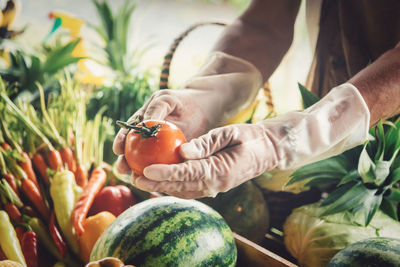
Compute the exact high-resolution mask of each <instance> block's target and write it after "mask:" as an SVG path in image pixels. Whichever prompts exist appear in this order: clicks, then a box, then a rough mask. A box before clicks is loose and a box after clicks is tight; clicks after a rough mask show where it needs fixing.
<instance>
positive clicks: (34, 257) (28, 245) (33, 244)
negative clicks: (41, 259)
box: [21, 231, 39, 267]
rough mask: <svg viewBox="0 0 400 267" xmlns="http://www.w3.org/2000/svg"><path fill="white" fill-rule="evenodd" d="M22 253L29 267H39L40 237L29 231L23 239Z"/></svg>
mask: <svg viewBox="0 0 400 267" xmlns="http://www.w3.org/2000/svg"><path fill="white" fill-rule="evenodd" d="M21 247H22V253H23V254H24V257H25V261H26V265H27V266H28V267H38V250H39V245H38V237H37V235H36V233H35V232H32V231H27V232H25V234H24V236H23V238H22V244H21Z"/></svg>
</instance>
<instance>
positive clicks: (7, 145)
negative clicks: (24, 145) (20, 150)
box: [1, 143, 12, 150]
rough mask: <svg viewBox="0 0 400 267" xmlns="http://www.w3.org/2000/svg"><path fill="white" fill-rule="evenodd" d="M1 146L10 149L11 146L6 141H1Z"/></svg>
mask: <svg viewBox="0 0 400 267" xmlns="http://www.w3.org/2000/svg"><path fill="white" fill-rule="evenodd" d="M1 147H2V148H3V149H4V150H12V147H11V146H10V145H9V144H7V143H2V144H1Z"/></svg>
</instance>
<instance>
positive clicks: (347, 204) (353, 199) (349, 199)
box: [322, 182, 376, 216]
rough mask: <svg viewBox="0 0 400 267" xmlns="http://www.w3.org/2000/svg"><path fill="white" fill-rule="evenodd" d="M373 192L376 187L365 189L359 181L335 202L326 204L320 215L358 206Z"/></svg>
mask: <svg viewBox="0 0 400 267" xmlns="http://www.w3.org/2000/svg"><path fill="white" fill-rule="evenodd" d="M375 192H376V189H367V188H366V187H365V186H364V185H363V184H362V183H361V182H360V183H357V184H355V185H354V186H353V187H351V189H350V190H348V191H347V192H345V193H344V194H343V195H342V196H341V197H340V198H339V199H337V200H336V201H335V202H333V203H331V204H329V205H327V206H326V210H325V211H324V212H323V214H322V216H325V215H329V214H334V213H337V212H341V211H345V210H351V209H353V208H355V207H358V206H359V205H361V204H362V202H364V201H366V200H367V198H369V197H373V196H374V194H375Z"/></svg>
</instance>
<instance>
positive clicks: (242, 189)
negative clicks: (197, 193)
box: [200, 181, 269, 243]
mask: <svg viewBox="0 0 400 267" xmlns="http://www.w3.org/2000/svg"><path fill="white" fill-rule="evenodd" d="M200 201H202V202H203V203H205V204H207V205H209V206H210V207H212V208H214V209H215V210H216V211H218V212H219V213H220V214H221V215H222V217H223V218H224V219H225V221H226V222H227V223H228V225H229V227H230V228H231V229H232V231H233V232H236V233H238V234H240V235H241V236H244V237H246V238H247V239H249V240H251V241H253V242H256V243H261V242H262V241H263V240H264V239H265V238H264V236H265V234H266V233H267V232H268V229H269V211H268V205H267V202H266V201H265V199H264V196H263V194H262V192H261V190H260V189H259V188H258V187H257V186H256V185H255V184H254V183H253V182H252V181H248V182H245V183H243V184H241V185H240V186H238V187H236V188H233V189H231V190H229V191H228V192H226V193H219V194H218V195H217V196H216V197H215V198H203V199H200Z"/></svg>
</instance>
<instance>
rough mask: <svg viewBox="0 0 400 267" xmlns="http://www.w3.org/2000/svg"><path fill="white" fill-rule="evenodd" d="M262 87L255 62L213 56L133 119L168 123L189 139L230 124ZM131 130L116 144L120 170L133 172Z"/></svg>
mask: <svg viewBox="0 0 400 267" xmlns="http://www.w3.org/2000/svg"><path fill="white" fill-rule="evenodd" d="M261 85H262V77H261V74H260V72H259V71H258V70H257V68H256V67H254V66H253V65H252V64H251V63H249V62H247V61H245V60H243V59H240V58H237V57H234V56H231V55H228V54H225V53H222V52H214V53H212V54H211V56H210V58H209V59H208V60H207V63H206V64H204V66H203V67H202V68H201V69H200V71H199V73H198V74H196V76H195V77H194V78H192V79H191V80H189V81H188V82H187V83H186V84H185V85H184V86H183V89H180V90H160V91H157V92H156V93H155V94H154V95H153V96H152V97H151V98H150V99H149V100H148V101H147V102H146V103H145V104H144V105H143V107H142V108H140V109H139V110H138V111H137V112H136V113H135V114H134V115H133V116H132V117H131V119H133V118H136V117H139V119H140V120H147V119H156V120H166V121H170V122H172V123H174V124H175V125H177V126H178V127H179V128H180V129H181V130H182V131H183V133H184V135H185V137H186V139H187V140H191V139H192V138H194V137H198V136H200V135H202V134H204V133H206V132H207V131H208V130H210V129H212V128H215V127H217V126H219V125H221V124H222V123H224V122H226V121H227V120H228V119H230V118H231V117H232V116H233V115H235V114H236V113H237V112H238V110H239V109H240V108H241V107H242V108H244V107H246V105H249V104H250V103H251V102H252V101H253V99H254V98H255V96H256V95H257V92H258V90H259V89H260V88H261ZM127 133H128V130H126V129H121V130H120V131H119V132H118V134H117V136H116V138H115V140H114V145H113V150H114V153H115V154H117V155H119V158H118V162H117V168H118V171H119V172H121V173H129V172H130V169H129V167H128V165H127V164H126V161H125V158H124V157H123V154H124V144H125V137H126V135H127Z"/></svg>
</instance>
